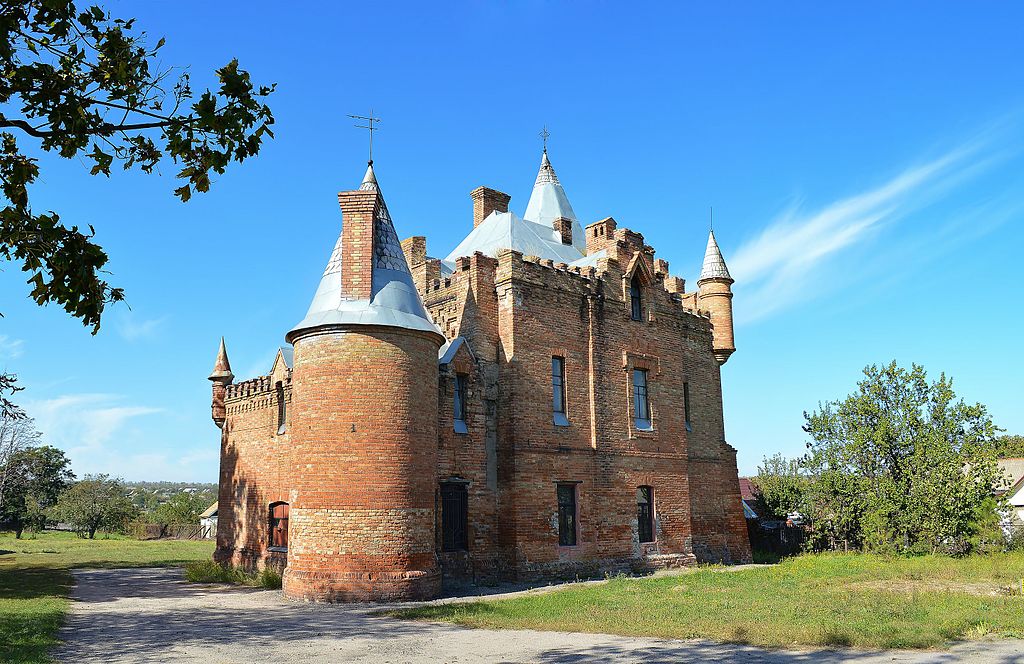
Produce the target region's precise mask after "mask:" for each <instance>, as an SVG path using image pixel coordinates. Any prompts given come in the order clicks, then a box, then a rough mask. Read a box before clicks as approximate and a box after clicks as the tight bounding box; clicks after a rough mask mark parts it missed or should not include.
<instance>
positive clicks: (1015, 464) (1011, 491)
mask: <svg viewBox="0 0 1024 664" xmlns="http://www.w3.org/2000/svg"><path fill="white" fill-rule="evenodd" d="M998 464H999V469H1000V470H1002V471H1003V479H1002V481H1001V483H1000V484H999V485H997V486H996V495H997V496H1002V497H1003V498H1005V499H1006V503H1007V506H1006V511H1005V512H1003V515H1002V516H1003V520H1002V524H1001V525H1002V526H1003V531H1004V532H1006V533H1007V534H1009V533H1010V530H1011V529H1012V528H1022V527H1024V458H1016V459H1000V460H999V461H998Z"/></svg>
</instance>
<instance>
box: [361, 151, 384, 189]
mask: <svg viewBox="0 0 1024 664" xmlns="http://www.w3.org/2000/svg"><path fill="white" fill-rule="evenodd" d="M359 189H360V190H361V191H380V187H378V186H377V176H376V175H374V173H373V160H372V159H371V160H370V161H369V162H367V164H366V175H364V176H363V182H362V183H361V184H360V185H359Z"/></svg>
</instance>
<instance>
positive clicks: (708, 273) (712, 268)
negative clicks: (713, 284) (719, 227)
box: [700, 231, 732, 280]
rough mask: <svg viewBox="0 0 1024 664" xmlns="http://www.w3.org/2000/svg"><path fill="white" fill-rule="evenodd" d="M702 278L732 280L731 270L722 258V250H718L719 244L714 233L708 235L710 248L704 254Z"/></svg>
mask: <svg viewBox="0 0 1024 664" xmlns="http://www.w3.org/2000/svg"><path fill="white" fill-rule="evenodd" d="M700 278H701V279H730V280H731V279H732V275H730V274H729V268H728V267H726V265H725V259H724V258H722V250H721V249H719V248H718V242H716V241H715V232H714V231H711V232H710V233H709V234H708V248H707V250H706V251H705V252H704V267H703V268H701V271H700Z"/></svg>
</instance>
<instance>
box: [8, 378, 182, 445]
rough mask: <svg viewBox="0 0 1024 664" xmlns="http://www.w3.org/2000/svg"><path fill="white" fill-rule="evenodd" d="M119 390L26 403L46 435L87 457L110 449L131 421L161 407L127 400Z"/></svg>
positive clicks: (48, 439) (37, 424) (54, 443)
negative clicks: (129, 402)
mask: <svg viewBox="0 0 1024 664" xmlns="http://www.w3.org/2000/svg"><path fill="white" fill-rule="evenodd" d="M124 401H125V397H123V396H121V395H116V394H99V393H92V394H67V395H62V396H58V397H55V398H52V399H40V400H33V401H28V402H26V403H25V410H26V411H27V412H28V414H29V415H31V416H32V417H33V418H34V419H35V421H36V426H37V427H38V428H39V430H40V431H41V432H42V433H43V436H44V439H45V440H46V441H47V442H48V443H49V444H52V445H55V446H57V447H60V448H62V449H64V450H65V451H67V452H68V453H69V454H70V455H71V456H72V461H74V460H75V457H84V456H87V455H95V454H98V453H102V452H104V451H107V450H106V448H107V445H108V444H109V443H111V442H112V441H114V440H115V439H116V437H117V436H119V435H120V434H122V433H123V432H124V429H125V428H126V426H127V425H128V423H129V422H130V421H131V420H133V419H135V418H138V417H143V416H146V415H152V414H154V413H159V412H161V411H162V409H161V408H153V407H150V406H142V405H134V404H125V403H124Z"/></svg>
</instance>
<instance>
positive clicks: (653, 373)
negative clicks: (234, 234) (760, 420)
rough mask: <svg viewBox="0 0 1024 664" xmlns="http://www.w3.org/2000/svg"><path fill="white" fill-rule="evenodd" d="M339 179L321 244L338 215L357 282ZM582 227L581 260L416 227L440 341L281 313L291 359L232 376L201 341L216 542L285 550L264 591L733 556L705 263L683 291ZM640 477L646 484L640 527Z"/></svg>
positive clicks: (712, 290)
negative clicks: (236, 379)
mask: <svg viewBox="0 0 1024 664" xmlns="http://www.w3.org/2000/svg"><path fill="white" fill-rule="evenodd" d="M545 163H547V160H546V156H545ZM552 176H553V172H552ZM556 182H557V181H556ZM373 184H374V185H376V181H375V180H374V182H373ZM472 198H473V202H474V218H473V227H474V228H476V227H478V226H480V225H481V223H484V221H485V219H487V218H489V216H490V215H491V214H494V213H505V212H506V211H507V206H508V197H507V196H506V195H504V194H502V193H501V192H497V191H495V190H491V189H485V188H480V189H477V190H475V191H474V192H473V194H472ZM339 199H340V200H341V203H342V212H343V215H344V220H343V223H344V225H345V227H344V230H343V235H342V239H341V240H340V241H339V247H340V246H342V245H344V244H346V243H347V242H348V238H349V237H352V238H353V241H352V245H353V247H354V251H353V253H352V254H348V253H346V254H345V255H344V258H343V259H341V260H342V264H343V267H342V269H341V275H342V278H343V281H344V284H346V285H348V284H351V291H352V292H353V293H355V296H356V297H366V296H367V294H368V293H369V292H370V286H369V283H370V281H371V276H370V271H369V269H368V268H366V263H365V261H366V260H367V258H366V256H368V255H372V254H373V253H374V247H375V244H374V243H375V242H377V241H378V240H376V239H375V236H374V232H375V231H373V230H372V229H373V228H374V224H373V219H372V218H373V217H374V215H376V214H378V212H379V210H378V211H375V210H376V209H377V207H382V206H383V199H382V198H381V197H380V194H379V192H376V196H374V193H373V192H368V191H365V190H364V191H358V192H346V193H343V194H341V195H339ZM375 206H376V207H375ZM384 213H385V215H386V209H385V211H384ZM388 223H390V221H388ZM467 226H469V223H468V221H467ZM572 227H573V225H572V223H571V222H570V220H569V219H568V218H565V217H557V218H556V219H555V221H554V222H553V229H552V230H553V233H556V234H557V236H558V238H559V239H560V241H561V242H562V243H563V244H565V245H569V244H570V243H571V241H572V238H571V237H570V236H571V234H572ZM584 232H585V233H586V256H587V257H588V258H590V259H592V260H589V261H582V263H587V264H581V265H569V264H567V263H556V262H555V261H553V260H551V259H545V258H539V257H536V256H524V255H523V254H522V253H521V252H518V251H514V250H512V249H502V250H498V251H496V252H495V255H493V256H489V255H485V254H484V253H480V252H477V253H474V254H473V255H469V256H462V257H458V258H456V259H455V260H454V261H453V263H452V264H449V265H445V264H443V263H442V261H440V260H438V259H433V258H429V257H428V255H427V245H426V240H425V238H422V237H416V238H410V239H408V240H406V241H404V242H403V243H402V250H403V252H404V254H405V257H406V260H407V261H408V267H409V273H410V275H411V280H412V283H414V284H415V287H416V290H418V291H419V294H420V297H421V298H422V303H423V306H425V308H426V311H427V312H429V316H430V318H432V320H433V322H434V323H436V326H437V329H438V330H439V331H440V333H441V335H443V339H442V337H441V335H438V334H436V333H430V332H423V331H417V330H407V329H400V328H399V327H389V326H375V325H355V324H349V323H344V324H336V325H333V324H332V325H321V326H319V327H315V328H310V329H303V330H300V331H298V332H297V331H295V330H293V331H292V332H291V333H289V341H290V342H292V343H293V344H294V359H291V358H290V357H289V355H290V353H289V351H288V349H285V350H283V351H282V352H281V353H279V355H278V359H277V360H276V361H275V364H274V367H273V369H272V371H271V373H270V374H269V375H268V376H262V377H259V378H256V379H253V380H249V381H245V382H242V383H237V384H230V381H231V380H232V378H233V377H231V376H230V369H229V368H228V367H227V359H226V355H224V361H223V366H221V364H222V363H221V361H220V359H218V365H217V367H218V368H217V369H215V372H214V375H213V376H211V380H213V381H214V405H213V411H214V418H215V420H217V419H218V412H223V414H222V415H221V418H222V422H221V425H222V439H221V445H222V459H221V477H220V505H221V508H220V519H219V525H218V533H217V553H216V558H217V559H218V560H220V561H224V562H233V563H235V564H243V565H247V566H256V567H259V566H262V565H268V564H269V565H275V566H278V567H285V566H287V569H286V571H285V592H286V593H287V594H289V595H291V596H295V597H303V598H307V599H317V600H366V599H417V598H424V597H431V596H435V595H436V594H437V593H438V592H439V591H440V587H441V582H442V578H443V580H444V581H445V582H477V583H480V582H491V581H495V580H500V579H510V578H511V579H520V580H535V579H549V578H564V577H572V576H576V575H590V574H595V573H600V572H603V571H615V570H624V571H630V570H632V571H641V570H648V569H653V568H659V567H673V566H683V565H690V564H693V563H695V562H697V561H725V562H746V561H749V560H750V546H749V542H748V540H747V532H746V525H745V522H744V519H743V511H742V506H741V503H740V496H739V485H738V481H737V473H736V452H735V450H734V449H733V448H732V447H730V446H729V445H728V444H727V443H726V442H725V432H724V422H723V416H722V390H721V374H720V367H721V364H722V363H724V362H725V361H726V360H727V359H728V357H729V354H730V353H731V352H732V351H733V350H734V344H733V336H732V318H731V317H732V300H731V298H732V294H731V284H732V279H731V278H730V277H729V276H728V272H727V270H726V269H725V267H724V262H721V265H720V272H719V273H712V272H708V268H707V262H706V264H705V273H704V274H703V275H702V278H701V280H699V281H698V285H699V287H700V290H699V291H698V292H691V293H686V292H684V288H685V282H683V280H682V279H679V278H678V277H673V276H670V275H669V274H668V264H667V263H666V262H665V261H663V260H656V259H655V258H654V250H653V249H652V248H651V247H649V246H647V245H646V244H645V243H644V240H643V236H642V235H640V234H639V233H636V232H634V231H631V230H629V229H626V228H619V227H617V224H616V222H615V221H614V220H613V219H610V218H609V219H605V220H603V221H600V222H597V223H594V224H591V225H590V226H588V227H586V229H585V231H584ZM577 240H578V238H577ZM712 243H713V238H712ZM710 246H711V245H710V244H709V254H710V251H711V249H710ZM338 251H339V250H338V249H337V248H336V252H338ZM346 251H347V247H346ZM714 251H715V252H717V251H718V250H717V244H716V245H715V246H714ZM332 260H334V258H333V257H332ZM717 260H719V261H720V260H721V255H720V253H719V254H717ZM349 263H351V264H349ZM329 268H330V266H329ZM345 287H346V286H345V285H343V289H344V288H345ZM318 297H319V295H318ZM634 300H638V301H636V302H635V301H634ZM637 313H639V315H637ZM442 341H445V342H446V343H445V345H444V346H443V347H442V348H440V350H439V349H438V346H439V344H441V342H442ZM222 355H223V349H222ZM552 358H562V366H563V367H564V397H565V398H564V418H563V417H561V416H560V415H555V413H554V411H553V398H554V394H553V391H554V389H555V388H553V386H552V371H553V369H552ZM634 370H643V371H645V372H646V373H645V374H644V376H646V383H645V387H646V391H647V394H648V397H647V402H648V403H649V408H648V411H647V417H648V419H647V420H643V419H640V420H638V419H637V418H636V417H635V415H636V411H635V408H636V404H635V403H634V400H635V398H637V397H636V396H635V395H636V388H635V387H634V380H636V378H635V374H634ZM456 383H459V385H460V386H461V388H464V394H463V399H462V401H463V403H464V417H463V418H461V419H460V420H459V421H458V422H457V421H456V410H457V407H456V404H455V400H456V396H455V392H456ZM218 390H219V391H218ZM282 399H283V401H284V408H282V407H281V404H280V402H281V400H282ZM218 400H220V403H218ZM218 408H220V409H222V411H218ZM638 422H639V424H638ZM648 422H649V425H648ZM559 485H564V486H567V487H571V488H570V489H564V490H563V491H564V492H566V493H564V495H569V494H570V493H572V495H574V496H575V501H576V503H575V505H576V510H575V514H573V515H572V519H571V521H572V523H573V528H574V535H575V544H574V545H565V546H563V545H560V544H559V519H560V516H559V503H558V496H557V487H558V486H559ZM444 487H449V490H452V491H453V492H454V493H453V494H452V495H456V496H458V495H459V494H460V492H461V491H463V490H464V491H465V496H466V498H465V505H466V508H467V509H466V516H465V521H464V524H465V526H466V527H465V532H464V533H463V532H462V531H461V530H460V529H459V528H458V527H457V528H456V530H454V531H453V530H452V526H451V525H450V524H449V525H447V526H446V525H445V524H446V521H445V519H446V515H445V514H444V509H443V508H442V502H443V501H442V494H443V493H444V491H445V490H446V489H445V488H444ZM451 487H455V488H454V489H451ZM640 487H650V490H651V493H652V494H653V508H652V511H653V516H652V522H653V534H652V536H651V537H650V539H651V540H652V541H646V542H642V541H641V539H642V537H641V531H642V530H643V528H642V525H643V524H641V522H640V517H639V515H638V488H640ZM279 502H280V503H289V505H290V520H289V523H288V546H287V549H286V550H275V547H272V546H270V543H271V536H270V533H269V528H270V526H269V521H268V518H269V509H270V506H271V505H272V504H273V503H279ZM444 504H449V503H444ZM446 509H447V508H446ZM567 512H568V508H565V509H563V519H564V518H565V517H564V513H567ZM447 518H448V520H449V522H450V521H451V514H449V515H447ZM460 523H461V522H460ZM446 528H447V529H448V530H446ZM563 530H565V527H564V524H563ZM463 536H464V541H463V540H461V539H459V538H460V537H463ZM453 538H454V539H453ZM452 542H455V544H454V545H453V544H452ZM446 544H448V546H446ZM446 549H447V550H446Z"/></svg>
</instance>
